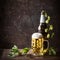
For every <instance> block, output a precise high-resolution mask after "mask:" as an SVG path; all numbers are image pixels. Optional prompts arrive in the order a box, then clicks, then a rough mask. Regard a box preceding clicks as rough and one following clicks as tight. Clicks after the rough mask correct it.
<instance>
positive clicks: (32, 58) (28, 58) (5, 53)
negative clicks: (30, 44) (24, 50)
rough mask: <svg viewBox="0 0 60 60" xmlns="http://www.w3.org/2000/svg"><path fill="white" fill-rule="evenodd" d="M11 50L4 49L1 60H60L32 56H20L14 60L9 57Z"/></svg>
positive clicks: (57, 58)
mask: <svg viewBox="0 0 60 60" xmlns="http://www.w3.org/2000/svg"><path fill="white" fill-rule="evenodd" d="M9 52H10V49H4V51H3V54H2V58H1V59H0V60H60V57H59V56H40V57H39V56H38V57H37V56H32V55H25V56H18V57H14V58H10V57H8V54H9Z"/></svg>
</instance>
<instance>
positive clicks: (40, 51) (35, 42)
mask: <svg viewBox="0 0 60 60" xmlns="http://www.w3.org/2000/svg"><path fill="white" fill-rule="evenodd" d="M44 42H46V44H47V47H46V48H45V49H44ZM31 47H32V49H33V53H34V54H35V55H44V53H46V52H47V50H48V47H49V42H48V40H44V38H43V36H42V34H41V33H38V32H37V33H33V34H32V41H31Z"/></svg>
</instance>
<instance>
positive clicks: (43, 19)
mask: <svg viewBox="0 0 60 60" xmlns="http://www.w3.org/2000/svg"><path fill="white" fill-rule="evenodd" d="M44 13H45V12H44V10H42V12H41V17H40V23H45V16H44Z"/></svg>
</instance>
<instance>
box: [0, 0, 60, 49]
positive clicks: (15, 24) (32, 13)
mask: <svg viewBox="0 0 60 60" xmlns="http://www.w3.org/2000/svg"><path fill="white" fill-rule="evenodd" d="M42 9H44V10H45V11H46V12H47V13H48V15H50V16H51V24H53V25H54V32H55V37H54V39H53V40H52V41H51V40H50V44H51V45H53V46H55V47H56V49H57V50H59V49H60V48H59V44H60V40H59V39H60V37H59V36H60V34H59V33H60V31H59V29H60V28H59V24H60V23H59V22H58V21H59V19H60V17H59V15H60V14H59V13H60V12H59V11H60V10H59V1H56V0H52V1H51V0H0V48H11V47H12V46H13V45H14V44H16V45H17V46H18V47H19V48H23V47H30V44H31V34H32V33H34V32H36V31H37V27H38V25H39V18H40V12H41V10H42Z"/></svg>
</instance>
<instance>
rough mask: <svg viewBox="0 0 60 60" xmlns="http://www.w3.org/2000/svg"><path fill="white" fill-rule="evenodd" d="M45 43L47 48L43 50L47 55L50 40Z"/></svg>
mask: <svg viewBox="0 0 60 60" xmlns="http://www.w3.org/2000/svg"><path fill="white" fill-rule="evenodd" d="M44 42H46V44H47V47H46V48H45V49H44V50H43V53H46V52H47V50H48V48H49V41H48V40H44ZM44 42H43V43H44ZM43 48H44V47H43Z"/></svg>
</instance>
